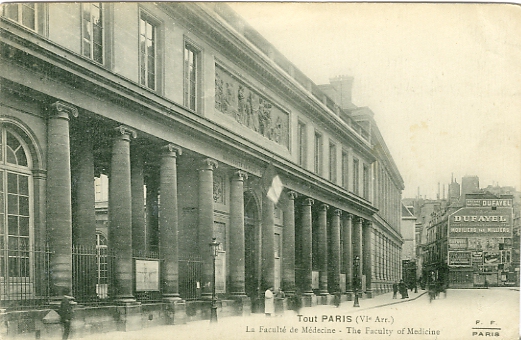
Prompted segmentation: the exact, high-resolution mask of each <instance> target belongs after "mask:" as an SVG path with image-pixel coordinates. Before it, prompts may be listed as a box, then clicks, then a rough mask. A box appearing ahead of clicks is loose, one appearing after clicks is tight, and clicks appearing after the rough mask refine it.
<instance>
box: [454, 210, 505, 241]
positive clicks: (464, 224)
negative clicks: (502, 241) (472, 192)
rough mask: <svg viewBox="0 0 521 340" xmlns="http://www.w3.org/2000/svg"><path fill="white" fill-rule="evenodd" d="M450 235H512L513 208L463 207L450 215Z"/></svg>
mask: <svg viewBox="0 0 521 340" xmlns="http://www.w3.org/2000/svg"><path fill="white" fill-rule="evenodd" d="M449 237H456V238H464V237H512V208H496V209H495V210H493V209H492V208H461V209H460V210H458V211H456V212H454V213H453V214H451V215H450V216H449Z"/></svg>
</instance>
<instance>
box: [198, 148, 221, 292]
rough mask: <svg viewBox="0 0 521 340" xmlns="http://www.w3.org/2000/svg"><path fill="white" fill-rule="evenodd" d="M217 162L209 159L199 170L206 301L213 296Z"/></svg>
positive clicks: (200, 231) (200, 232)
mask: <svg viewBox="0 0 521 340" xmlns="http://www.w3.org/2000/svg"><path fill="white" fill-rule="evenodd" d="M217 166H218V163H217V161H215V160H213V159H210V158H207V159H205V160H203V161H202V163H201V166H200V168H199V216H198V217H199V230H198V238H199V240H198V244H199V254H201V256H202V259H203V279H202V281H203V282H202V288H203V291H202V294H203V297H204V298H206V299H210V298H211V295H212V285H211V283H212V274H213V262H212V252H211V249H210V246H209V244H210V242H212V238H213V223H214V216H213V210H214V208H213V204H214V200H213V171H214V169H217Z"/></svg>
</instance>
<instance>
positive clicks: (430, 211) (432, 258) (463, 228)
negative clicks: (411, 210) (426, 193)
mask: <svg viewBox="0 0 521 340" xmlns="http://www.w3.org/2000/svg"><path fill="white" fill-rule="evenodd" d="M462 183H463V184H464V185H462V187H463V188H464V189H463V190H462V192H461V196H459V197H457V193H458V191H459V184H457V183H456V182H454V181H452V183H451V185H450V186H449V192H452V194H450V199H449V200H448V201H445V200H437V201H422V200H418V201H417V205H419V206H421V211H422V212H424V214H423V215H424V216H423V219H424V221H423V222H422V225H421V226H419V230H420V231H419V232H420V246H419V254H421V261H419V264H420V265H421V276H422V278H423V279H424V280H426V281H430V280H433V279H434V280H437V281H439V282H440V283H443V284H446V285H448V287H451V288H475V287H489V286H516V285H519V259H518V257H517V256H518V253H519V250H518V249H517V245H518V244H519V231H518V230H519V221H518V219H517V218H516V216H518V215H519V197H520V195H519V193H518V192H516V191H515V189H514V188H512V187H493V186H488V187H487V188H483V189H480V188H479V179H478V177H476V176H467V177H463V179H462ZM424 283H426V282H425V281H424Z"/></svg>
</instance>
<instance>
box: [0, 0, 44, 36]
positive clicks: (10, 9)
mask: <svg viewBox="0 0 521 340" xmlns="http://www.w3.org/2000/svg"><path fill="white" fill-rule="evenodd" d="M3 7H4V9H3V14H2V15H3V16H4V17H6V18H9V19H11V20H13V21H16V22H17V23H19V24H20V25H22V26H25V27H27V28H30V29H32V30H33V31H36V29H37V27H38V23H37V18H38V16H37V4H36V3H34V2H23V3H17V4H4V5H3Z"/></svg>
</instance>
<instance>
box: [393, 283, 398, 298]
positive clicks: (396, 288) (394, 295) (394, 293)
mask: <svg viewBox="0 0 521 340" xmlns="http://www.w3.org/2000/svg"><path fill="white" fill-rule="evenodd" d="M396 293H398V282H396V281H395V282H394V283H393V299H396Z"/></svg>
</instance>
